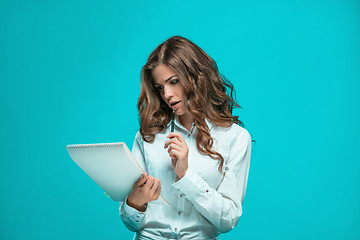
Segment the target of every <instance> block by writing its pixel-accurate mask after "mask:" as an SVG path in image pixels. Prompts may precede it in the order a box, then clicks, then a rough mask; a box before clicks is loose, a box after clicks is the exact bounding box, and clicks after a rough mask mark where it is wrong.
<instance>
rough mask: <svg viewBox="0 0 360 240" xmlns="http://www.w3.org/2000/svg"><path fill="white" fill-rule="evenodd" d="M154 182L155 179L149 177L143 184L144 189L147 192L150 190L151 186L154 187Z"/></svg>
mask: <svg viewBox="0 0 360 240" xmlns="http://www.w3.org/2000/svg"><path fill="white" fill-rule="evenodd" d="M154 182H155V178H154V177H153V176H151V175H150V176H149V177H148V179H147V181H146V183H145V184H144V187H145V188H146V189H148V190H150V189H151V188H152V186H153V185H154Z"/></svg>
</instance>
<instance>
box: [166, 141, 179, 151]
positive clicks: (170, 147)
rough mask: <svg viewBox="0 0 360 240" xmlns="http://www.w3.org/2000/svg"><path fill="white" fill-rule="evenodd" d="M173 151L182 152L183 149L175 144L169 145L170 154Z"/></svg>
mask: <svg viewBox="0 0 360 240" xmlns="http://www.w3.org/2000/svg"><path fill="white" fill-rule="evenodd" d="M173 149H175V150H178V151H180V150H181V147H180V146H179V145H176V144H175V143H172V144H170V145H169V148H168V153H170V151H171V150H173Z"/></svg>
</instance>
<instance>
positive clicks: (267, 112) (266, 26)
mask: <svg viewBox="0 0 360 240" xmlns="http://www.w3.org/2000/svg"><path fill="white" fill-rule="evenodd" d="M359 10H360V2H359V1H346V0H345V1H344V0H338V1H331V0H330V1H325V0H324V1H321V0H318V1H314V0H313V1H276V0H275V1H260V0H259V1H256V0H255V1H222V3H219V1H188V0H186V1H159V2H154V1H142V2H137V1H126V2H125V1H115V0H114V1H85V0H82V1H69V0H62V1H58V0H56V1H44V0H42V1H41V0H38V1H35V0H28V1H19V0H18V1H16V0H13V1H10V0H9V1H4V0H1V1H0V34H1V36H0V79H1V87H0V100H1V101H0V110H1V120H0V131H1V139H0V141H1V142H0V144H1V145H0V146H1V157H0V159H1V167H0V187H1V189H0V190H1V198H0V199H1V200H0V212H1V214H0V239H65V238H66V239H88V240H90V239H101V238H112V239H131V238H132V236H133V233H132V232H130V231H128V230H127V229H126V228H125V227H124V225H123V223H122V222H121V219H120V217H119V216H118V203H116V202H114V201H112V200H110V199H108V198H107V197H105V196H104V194H103V191H102V190H101V189H100V187H98V186H97V185H96V184H95V183H94V182H93V181H92V180H91V179H90V178H89V177H88V176H87V175H86V174H85V173H84V172H83V171H82V170H81V169H80V168H79V167H78V166H77V165H76V164H75V163H74V162H73V161H72V160H71V158H70V157H69V155H68V154H67V151H66V148H65V147H66V145H67V144H77V143H98V142H118V141H124V142H126V144H127V145H128V146H130V147H131V146H132V143H133V139H134V136H135V133H136V131H137V130H138V127H139V125H138V121H137V108H136V102H137V98H138V95H139V73H140V68H141V67H142V66H143V65H144V64H145V62H146V59H147V57H148V56H149V54H150V53H151V51H152V50H153V49H154V48H155V47H156V46H157V45H158V44H160V43H161V42H162V41H164V40H166V39H167V38H169V37H171V36H173V35H182V36H184V37H187V38H189V39H190V40H192V41H194V42H195V43H196V44H198V45H199V46H200V47H201V48H203V49H204V50H205V51H206V52H207V53H208V54H209V55H210V56H212V57H213V58H214V59H215V60H216V61H217V63H218V65H219V69H220V71H221V72H222V73H223V74H224V75H225V76H226V77H227V78H228V79H230V80H231V81H232V82H233V84H234V86H235V89H236V91H237V99H238V101H239V103H240V105H242V106H243V109H242V110H236V111H235V113H236V114H238V115H240V119H241V120H242V121H244V123H245V125H246V128H247V129H248V130H249V132H250V133H251V134H252V137H253V138H254V139H256V140H257V143H256V145H255V146H254V149H253V156H252V159H251V166H250V175H249V181H248V188H247V193H246V197H245V201H244V205H243V207H244V211H243V215H242V217H241V219H240V221H239V223H238V225H237V227H236V228H235V229H234V230H232V231H230V232H229V233H227V234H223V235H222V238H223V239H359V238H360V228H359V223H360V187H359V182H360V163H359V160H360V158H359V149H360V148H359V145H360V141H359V136H360V134H359V133H360V129H359V120H360V119H359V113H360V111H359V110H360V106H359V103H360V99H359V87H360V86H359V85H360V81H359V80H360V44H359V43H360V17H359V16H360V14H359V13H360V12H359Z"/></svg>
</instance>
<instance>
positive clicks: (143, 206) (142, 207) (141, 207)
mask: <svg viewBox="0 0 360 240" xmlns="http://www.w3.org/2000/svg"><path fill="white" fill-rule="evenodd" d="M126 204H127V205H128V206H130V207H132V208H135V209H136V210H138V211H140V212H145V211H146V206H147V203H144V204H136V203H134V202H133V201H131V200H129V198H128V199H127V200H126Z"/></svg>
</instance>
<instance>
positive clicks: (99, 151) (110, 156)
mask: <svg viewBox="0 0 360 240" xmlns="http://www.w3.org/2000/svg"><path fill="white" fill-rule="evenodd" d="M66 149H67V151H68V153H69V154H70V156H71V158H72V159H73V160H74V162H75V163H76V164H77V165H78V166H79V167H80V168H81V169H82V170H84V172H86V174H87V175H89V177H91V178H92V179H93V180H94V181H95V182H96V183H97V184H98V185H99V186H100V187H101V188H102V189H103V190H104V191H105V192H106V193H107V194H108V195H109V196H110V197H111V198H112V199H113V200H115V201H123V200H125V198H126V196H127V195H128V194H129V193H130V191H131V188H132V186H133V184H134V182H136V181H137V180H138V179H139V178H140V176H141V175H142V173H143V170H142V169H141V166H140V165H139V164H138V162H137V161H136V159H135V157H134V156H133V155H132V153H131V152H130V150H129V149H128V147H127V146H126V144H125V143H122V142H118V143H98V144H76V145H68V146H67V147H66Z"/></svg>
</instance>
